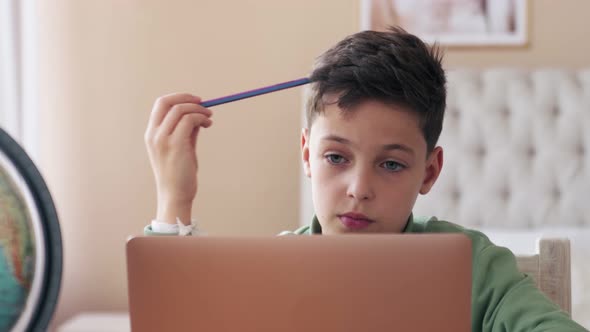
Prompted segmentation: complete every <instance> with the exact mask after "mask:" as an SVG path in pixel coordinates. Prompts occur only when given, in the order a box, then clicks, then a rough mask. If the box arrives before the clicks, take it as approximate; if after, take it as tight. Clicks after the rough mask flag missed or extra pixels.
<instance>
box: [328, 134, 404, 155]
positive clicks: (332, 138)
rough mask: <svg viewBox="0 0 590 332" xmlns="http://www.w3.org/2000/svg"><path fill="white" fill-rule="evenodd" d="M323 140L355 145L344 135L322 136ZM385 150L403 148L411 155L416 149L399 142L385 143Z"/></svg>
mask: <svg viewBox="0 0 590 332" xmlns="http://www.w3.org/2000/svg"><path fill="white" fill-rule="evenodd" d="M322 140H325V141H334V142H338V143H342V144H346V145H353V144H352V142H351V141H350V140H348V139H346V138H344V137H340V136H337V135H326V136H324V137H322ZM383 150H385V151H389V150H402V151H405V152H407V153H409V154H411V155H414V150H412V148H410V147H409V146H407V145H403V144H398V143H394V144H385V145H383Z"/></svg>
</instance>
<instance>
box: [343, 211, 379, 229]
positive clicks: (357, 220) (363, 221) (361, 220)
mask: <svg viewBox="0 0 590 332" xmlns="http://www.w3.org/2000/svg"><path fill="white" fill-rule="evenodd" d="M338 218H339V219H340V222H341V223H342V224H343V225H344V226H346V228H348V229H350V230H358V229H363V228H365V227H367V226H369V225H370V224H372V223H373V222H374V220H371V219H369V217H367V216H365V215H364V214H362V213H356V212H347V213H344V214H341V215H339V216H338Z"/></svg>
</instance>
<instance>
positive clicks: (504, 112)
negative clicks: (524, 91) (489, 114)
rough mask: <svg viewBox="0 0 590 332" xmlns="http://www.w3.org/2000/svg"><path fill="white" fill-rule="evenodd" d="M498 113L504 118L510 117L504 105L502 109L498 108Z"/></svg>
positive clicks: (508, 110)
mask: <svg viewBox="0 0 590 332" xmlns="http://www.w3.org/2000/svg"><path fill="white" fill-rule="evenodd" d="M500 114H501V115H502V117H503V118H504V119H506V118H508V117H510V109H509V108H508V107H506V106H504V107H502V109H501V110H500Z"/></svg>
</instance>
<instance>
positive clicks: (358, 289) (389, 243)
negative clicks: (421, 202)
mask: <svg viewBox="0 0 590 332" xmlns="http://www.w3.org/2000/svg"><path fill="white" fill-rule="evenodd" d="M127 272H128V286H129V288H128V290H129V307H130V317H131V327H132V330H133V331H206V332H215V331H232V332H235V331H239V332H255V331H256V332H263V331H269V332H270V331H273V332H275V331H282V332H291V331H292V332H295V331H297V332H302V331H305V332H315V331H317V332H319V331H322V332H336V331H338V332H345V331H351V332H358V331H367V332H369V331H371V332H372V331H379V332H383V331H469V330H470V319H471V314H470V312H471V241H470V240H469V238H467V237H466V236H464V235H460V234H419V235H418V234H403V235H399V234H397V235H383V234H379V235H358V234H355V235H339V236H281V237H274V236H273V237H215V236H203V237H135V238H132V239H130V240H129V241H128V242H127Z"/></svg>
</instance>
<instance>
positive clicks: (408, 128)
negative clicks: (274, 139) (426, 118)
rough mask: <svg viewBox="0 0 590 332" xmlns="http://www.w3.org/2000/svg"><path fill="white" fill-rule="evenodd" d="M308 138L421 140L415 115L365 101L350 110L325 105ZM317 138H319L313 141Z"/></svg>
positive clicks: (421, 136) (401, 109) (420, 132)
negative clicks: (337, 137) (338, 137)
mask: <svg viewBox="0 0 590 332" xmlns="http://www.w3.org/2000/svg"><path fill="white" fill-rule="evenodd" d="M310 134H314V135H312V136H316V138H317V139H321V138H322V137H324V136H340V137H344V138H350V140H371V141H375V140H378V141H386V143H385V144H388V143H390V142H389V141H391V140H395V141H406V140H409V141H415V140H416V139H417V138H423V135H422V131H421V129H420V127H419V121H418V117H417V115H416V114H414V113H413V112H411V111H409V110H408V109H406V108H403V107H401V106H400V107H398V106H396V105H386V104H384V103H381V102H377V101H368V102H364V103H362V104H359V105H358V106H356V107H354V108H350V109H341V108H340V107H338V105H336V104H330V105H326V107H325V108H324V110H323V112H321V113H319V114H317V117H316V119H315V120H314V123H313V124H312V126H311V128H310ZM317 136H319V137H317Z"/></svg>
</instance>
